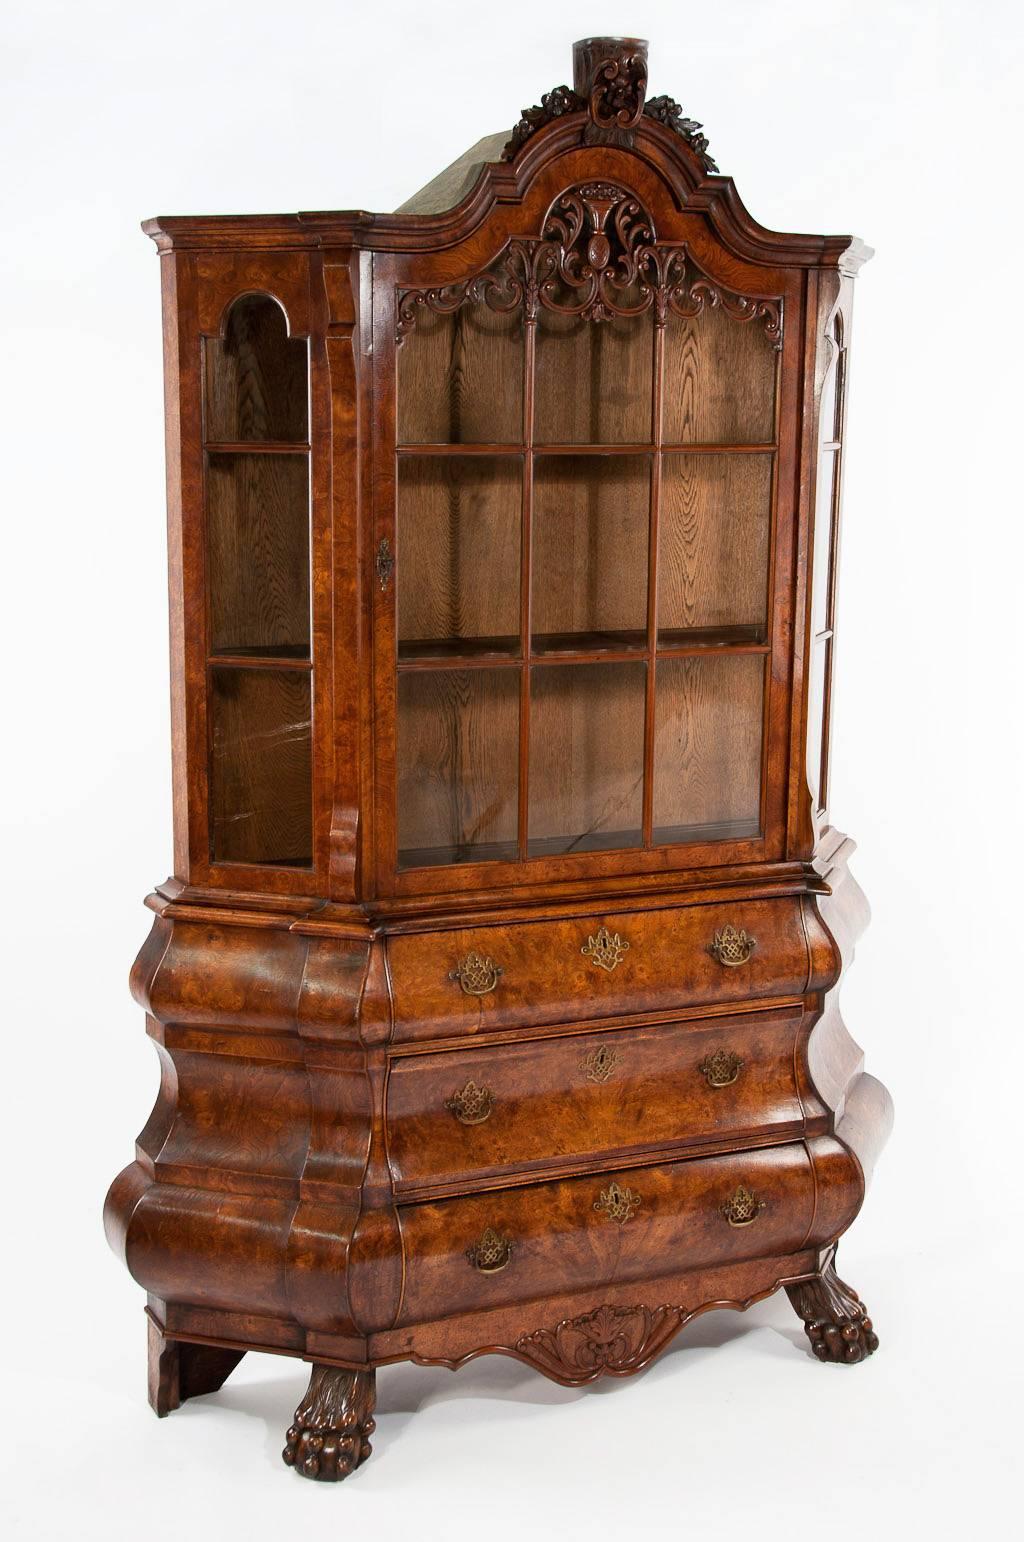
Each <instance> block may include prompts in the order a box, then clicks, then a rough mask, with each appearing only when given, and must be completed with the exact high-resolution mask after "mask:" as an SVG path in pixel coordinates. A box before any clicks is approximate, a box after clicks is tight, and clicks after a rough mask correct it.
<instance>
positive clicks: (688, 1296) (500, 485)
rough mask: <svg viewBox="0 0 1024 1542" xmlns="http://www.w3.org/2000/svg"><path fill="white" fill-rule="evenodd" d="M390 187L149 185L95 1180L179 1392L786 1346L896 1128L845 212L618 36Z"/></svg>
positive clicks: (852, 1303) (355, 1387) (839, 1321)
mask: <svg viewBox="0 0 1024 1542" xmlns="http://www.w3.org/2000/svg"><path fill="white" fill-rule="evenodd" d="M574 69H575V74H574V87H573V89H571V90H570V89H569V88H568V87H564V86H562V87H558V88H557V89H556V90H555V91H553V92H550V93H549V94H548V95H547V96H545V97H544V98H543V101H542V103H541V105H540V106H538V107H534V108H530V109H528V110H526V111H524V114H523V117H522V119H521V120H520V121H519V123H518V124H517V126H516V128H515V129H514V130H513V131H512V133H511V135H508V134H505V135H500V136H497V137H496V138H495V139H491V140H484V141H481V143H480V144H479V145H477V146H476V147H475V149H474V150H472V151H470V152H468V154H467V155H466V156H464V157H463V159H462V160H461V161H459V162H456V164H455V165H454V166H453V167H451V168H449V170H448V171H447V172H445V173H443V174H442V175H441V176H440V177H439V178H437V179H436V181H435V182H433V183H431V184H430V185H429V186H428V187H427V188H425V189H424V190H423V192H422V193H420V194H418V195H417V196H416V197H415V198H414V199H413V200H412V201H411V202H410V203H409V204H408V205H407V206H406V207H405V208H404V209H402V210H400V211H399V212H398V213H397V214H392V215H371V214H366V213H362V212H351V213H339V214H301V215H289V216H268V217H230V218H160V219H156V220H153V221H151V222H150V223H149V224H148V225H147V226H146V227H145V228H146V230H147V231H148V233H149V234H150V235H151V236H152V237H153V239H154V240H155V242H156V244H157V246H158V248H159V251H160V267H161V272H162V279H163V296H164V346H165V359H166V406H167V447H168V507H169V535H170V570H171V578H170V596H171V645H172V704H173V741H174V749H173V753H174V814H175V856H174V876H173V877H172V878H170V879H168V881H167V882H166V883H164V884H162V885H161V886H160V887H159V888H158V889H157V891H156V893H155V894H153V895H151V896H150V898H149V900H148V904H149V906H150V908H151V909H152V910H153V911H154V912H155V915H156V919H155V921H154V924H153V929H152V932H151V934H150V937H149V939H148V941H147V942H146V943H145V945H144V947H143V948H142V951H141V953H140V955H139V958H138V961H137V963H136V965H135V969H134V971H133V975H132V989H133V991H134V994H135V997H136V999H137V1000H138V1001H139V1003H140V1004H141V1005H142V1006H143V1007H144V1008H145V1011H146V1013H147V1022H148V1029H149V1033H150V1035H151V1036H152V1038H153V1041H154V1044H155V1045H156V1049H157V1054H158V1056H159V1059H160V1064H161V1069H162V1080H161V1088H160V1094H159V1097H158V1100H157V1103H156V1107H155V1108H154V1111H153V1113H152V1115H151V1117H150V1120H149V1122H148V1124H147V1125H146V1127H145V1129H144V1130H143V1132H142V1134H141V1136H140V1137H139V1140H138V1145H137V1155H136V1160H135V1161H134V1162H133V1163H132V1164H131V1166H129V1167H128V1168H126V1169H125V1171H124V1172H123V1173H122V1174H121V1175H120V1177H118V1178H117V1179H116V1180H115V1182H114V1184H113V1186H112V1188H111V1190H110V1194H109V1197H108V1202H107V1212H106V1215H107V1227H108V1235H109V1237H110V1240H111V1244H112V1246H113V1247H114V1248H115V1250H116V1251H117V1252H118V1253H119V1254H120V1256H121V1257H123V1259H124V1260H125V1262H126V1264H127V1266H128V1268H129V1269H130V1270H131V1273H132V1274H133V1276H134V1277H135V1279H136V1280H137V1281H138V1282H139V1284H140V1285H142V1286H143V1287H144V1289H145V1290H146V1291H147V1292H148V1307H147V1311H148V1315H149V1335H150V1396H151V1401H152V1403H153V1406H154V1408H155V1409H156V1411H157V1413H159V1414H164V1413H167V1412H168V1411H169V1410H170V1409H172V1408H175V1407H176V1406H177V1405H178V1403H179V1402H180V1401H181V1400H182V1399H184V1398H187V1397H192V1396H195V1395H197V1394H200V1393H204V1392H208V1391H211V1390H213V1389H215V1388H217V1387H219V1386H220V1385H221V1383H222V1382H223V1381H224V1379H225V1377H226V1376H227V1375H229V1374H230V1372H231V1370H232V1369H233V1367H234V1366H235V1365H236V1364H237V1362H238V1361H239V1359H240V1358H241V1356H242V1355H243V1354H244V1353H245V1352H246V1350H249V1349H254V1350H264V1351H269V1352H272V1353H279V1354H288V1355H295V1356H300V1357H302V1358H304V1359H305V1360H307V1361H309V1362H311V1364H312V1377H311V1382H310V1388H309V1392H308V1393H307V1395H306V1398H305V1399H304V1401H303V1402H302V1404H301V1405H300V1407H299V1408H298V1410H297V1411H296V1413H295V1417H294V1422H293V1425H292V1428H291V1429H290V1430H289V1431H288V1434H287V1440H286V1447H285V1452H284V1455H285V1460H286V1461H287V1462H288V1463H290V1464H291V1465H293V1466H294V1468H295V1470H296V1472H299V1473H301V1474H303V1475H304V1476H306V1477H312V1478H319V1479H336V1478H341V1477H344V1476H346V1475H347V1474H348V1473H349V1472H350V1471H351V1470H352V1469H353V1468H354V1467H356V1466H357V1465H358V1464H359V1463H360V1462H361V1461H362V1460H363V1459H364V1458H365V1457H366V1456H367V1455H368V1454H369V1450H370V1447H369V1436H370V1433H371V1432H372V1430H373V1407H374V1387H375V1374H376V1369H377V1367H378V1366H381V1365H386V1364H387V1363H389V1362H391V1361H395V1360H402V1359H412V1360H415V1361H417V1362H419V1363H423V1364H442V1365H446V1366H451V1367H456V1366H458V1365H460V1364H463V1363H465V1361H466V1360H468V1359H471V1358H472V1357H474V1356H476V1355H479V1354H483V1353H487V1352H498V1353H503V1354H509V1355H514V1356H517V1357H518V1358H519V1359H521V1360H523V1361H525V1362H527V1363H528V1364H530V1365H533V1366H535V1367H536V1368H537V1369H538V1370H540V1371H542V1372H544V1373H545V1374H546V1375H548V1376H551V1377H554V1378H555V1379H556V1380H558V1381H561V1382H563V1383H566V1384H569V1385H576V1384H581V1383H584V1382H589V1381H592V1380H594V1379H595V1378H596V1377H598V1376H604V1375H608V1376H623V1375H627V1374H630V1373H632V1372H634V1371H638V1370H641V1369H642V1368H643V1367H644V1366H645V1365H646V1364H647V1363H648V1362H649V1361H650V1360H651V1359H652V1357H653V1356H654V1355H656V1354H657V1353H659V1352H660V1351H661V1350H662V1349H664V1348H665V1346H666V1345H667V1344H668V1343H669V1342H670V1340H671V1339H672V1338H673V1336H674V1335H675V1334H676V1333H677V1332H678V1331H679V1329H680V1328H682V1327H683V1326H684V1325H685V1323H686V1322H687V1321H688V1320H689V1319H690V1318H691V1317H692V1316H693V1315H695V1314H696V1313H699V1312H703V1311H705V1310H707V1309H708V1308H709V1307H721V1306H730V1307H734V1308H741V1309H742V1308H745V1307H747V1306H748V1305H749V1304H750V1303H751V1302H753V1301H757V1300H759V1299H761V1298H762V1297H764V1296H766V1295H768V1294H770V1293H771V1292H772V1291H775V1290H777V1289H779V1288H780V1287H784V1288H785V1289H786V1290H787V1291H788V1293H789V1296H790V1299H791V1301H792V1302H793V1305H794V1306H795V1308H796V1310H797V1312H798V1314H799V1315H800V1316H801V1317H802V1318H803V1320H804V1322H805V1324H806V1327H807V1333H808V1335H809V1338H810V1342H811V1347H812V1348H813V1350H814V1353H815V1354H816V1355H818V1357H819V1358H820V1359H822V1360H826V1361H829V1360H830V1361H838V1362H841V1363H846V1364H848V1363H851V1362H855V1361H858V1360H860V1359H862V1358H863V1357H865V1356H866V1355H868V1354H870V1353H871V1352H872V1351H873V1350H874V1348H875V1347H876V1343H877V1340H876V1338H875V1335H874V1332H873V1330H872V1327H871V1323H870V1321H869V1319H868V1317H867V1316H866V1314H865V1311H864V1308H863V1307H862V1306H861V1304H860V1303H859V1301H858V1299H857V1297H856V1296H855V1295H854V1293H853V1291H851V1290H850V1289H849V1288H848V1287H847V1286H845V1285H844V1284H843V1283H842V1281H841V1280H839V1278H838V1277H837V1275H836V1273H835V1269H834V1265H833V1258H834V1253H835V1247H836V1243H837V1240H838V1239H839V1237H840V1236H841V1234H842V1233H843V1232H845V1230H846V1229H847V1227H848V1226H849V1225H850V1223H851V1221H852V1220H853V1219H854V1217H855V1216H856V1214H857V1212H858V1210H859V1208H860V1205H861V1201H862V1199H863V1196H864V1190H865V1185H866V1182H867V1178H868V1176H869V1174H870V1172H871V1168H872V1165H873V1162H874V1159H875V1157H876V1155H877V1153H878V1151H879V1149H880V1147H881V1146H882V1144H883V1143H884V1140H885V1137H886V1135H887V1133H888V1128H889V1124H890V1120H891V1108H890V1103H889V1099H888V1096H887V1094H886V1092H885V1090H884V1088H882V1087H881V1086H880V1084H879V1083H878V1082H876V1081H875V1080H873V1079H872V1078H871V1077H870V1076H868V1075H866V1074H864V1072H863V1070H862V1057H861V1054H860V1051H859V1050H858V1049H857V1047H856V1045H855V1044H854V1043H853V1041H852V1039H851V1038H850V1036H849V1035H848V1033H847V1031H846V1029H845V1028H844V1026H843V1022H842V1018H841V1016H840V1013H839V1007H838V1005H837V990H838V984H839V979H840V976H841V974H842V972H843V969H844V967H845V966H846V965H847V964H848V963H849V961H850V958H851V956H852V951H853V946H854V942H855V940H856V937H857V936H858V934H859V932H860V930H861V928H862V926H863V925H864V922H865V920H866V914H867V913H866V909H865V906H864V904H863V900H862V897H861V895H860V892H859V890H858V889H857V887H856V884H855V883H854V880H853V879H852V878H851V877H850V875H849V872H848V868H847V858H848V855H849V852H850V850H851V844H850V842H849V841H848V840H846V839H845V838H844V837H843V836H841V835H839V834H837V833H836V831H835V830H834V829H833V827H832V826H831V824H830V823H829V819H828V814H827V807H828V773H829V737H830V735H829V725H830V709H831V699H832V679H833V655H834V647H835V600H836V562H837V547H838V532H839V508H840V484H841V460H842V453H843V451H842V445H843V428H844V415H845V397H846V367H847V356H848V354H847V350H848V342H849V328H850V309H851V298H852V286H853V274H854V273H855V271H856V269H857V267H858V265H859V264H860V262H861V261H862V260H863V259H864V257H865V256H866V255H869V254H868V252H867V249H866V248H864V247H863V246H861V245H860V244H859V243H858V242H856V241H854V240H851V239H850V238H849V237H845V236H842V237H818V236H793V235H778V234H775V233H773V232H771V231H768V230H766V229H764V228H763V227H762V226H760V225H758V224H756V223H755V221H754V220H753V219H752V218H751V216H750V215H749V214H748V213H747V211H746V210H745V209H744V207H743V205H742V204H741V202H740V200H739V197H738V195H737V193H736V190H735V187H734V185H733V183H732V181H731V180H729V179H728V178H727V177H723V176H720V175H718V174H717V171H716V168H715V166H714V163H713V162H712V161H711V159H710V157H709V154H708V146H707V141H706V140H705V138H704V137H703V135H702V134H701V132H700V125H699V124H697V123H694V122H692V121H691V120H689V119H687V118H685V117H684V116H683V115H682V113H681V111H680V109H679V107H678V106H677V104H676V103H675V102H673V101H672V100H671V99H670V98H668V97H665V96H659V97H653V98H652V97H650V96H649V95H648V94H647V63H646V46H645V45H644V44H642V43H641V42H639V41H638V40H635V39H617V38H600V39H591V40H588V41H587V42H584V43H580V44H577V45H576V48H575V50H574Z"/></svg>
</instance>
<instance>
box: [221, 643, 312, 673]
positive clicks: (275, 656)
mask: <svg viewBox="0 0 1024 1542" xmlns="http://www.w3.org/2000/svg"><path fill="white" fill-rule="evenodd" d="M209 663H210V666H211V668H214V669H297V670H311V669H312V668H313V662H312V660H311V659H310V656H309V649H308V648H307V647H306V646H304V645H301V644H296V645H295V647H294V648H291V647H289V646H288V645H284V646H282V647H281V648H277V649H274V650H273V651H271V652H267V651H266V650H265V649H262V648H261V649H253V648H232V649H230V650H228V649H225V650H224V651H222V652H221V653H211V655H210V658H209Z"/></svg>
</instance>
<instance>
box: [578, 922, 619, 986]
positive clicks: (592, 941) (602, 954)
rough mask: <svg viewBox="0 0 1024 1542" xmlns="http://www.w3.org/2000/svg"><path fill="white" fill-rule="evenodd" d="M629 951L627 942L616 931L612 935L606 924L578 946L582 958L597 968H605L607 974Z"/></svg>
mask: <svg viewBox="0 0 1024 1542" xmlns="http://www.w3.org/2000/svg"><path fill="white" fill-rule="evenodd" d="M628 951H629V943H628V942H626V940H625V938H623V937H620V936H619V934H618V932H615V933H614V935H613V934H612V933H611V932H610V931H609V930H608V928H607V926H602V927H600V928H599V930H598V933H597V936H596V937H588V938H587V940H586V942H585V943H584V944H583V946H582V948H580V952H581V953H582V954H583V957H584V958H589V960H590V962H591V963H592V964H594V965H595V966H596V968H598V969H606V970H607V971H608V973H609V974H611V972H612V970H613V969H615V968H617V967H618V965H619V964H620V963H621V962H622V956H623V954H624V953H627V952H628Z"/></svg>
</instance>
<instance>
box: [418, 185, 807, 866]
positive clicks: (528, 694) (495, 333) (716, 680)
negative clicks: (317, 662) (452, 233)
mask: <svg viewBox="0 0 1024 1542" xmlns="http://www.w3.org/2000/svg"><path fill="white" fill-rule="evenodd" d="M397 303H398V314H397V333H398V340H399V344H400V346H399V350H398V355H397V425H398V435H397V437H398V443H397V446H396V448H397V455H398V484H397V499H396V526H395V530H396V553H395V555H396V562H397V566H396V586H395V587H396V595H397V602H396V622H397V628H396V630H397V639H398V650H397V667H398V690H397V711H398V722H397V735H396V746H397V767H396V770H397V795H398V810H397V816H398V817H397V825H398V865H399V867H400V868H404V869H407V868H413V867H429V866H435V865H439V864H443V863H452V862H480V861H487V860H492V861H516V860H518V861H526V860H528V859H539V858H545V857H560V856H564V855H569V854H576V853H581V852H596V851H628V850H636V849H646V850H651V849H652V848H655V847H659V846H665V845H676V844H679V845H683V844H690V843H694V842H702V841H718V840H751V839H755V838H757V837H758V836H760V835H761V834H762V804H763V786H762V781H763V776H762V770H763V762H764V751H763V738H764V736H763V723H764V716H765V689H766V679H767V664H768V656H769V653H770V648H771V636H770V614H771V608H770V596H769V575H770V565H771V564H770V549H771V533H772V511H773V502H774V498H775V482H776V458H777V450H778V442H777V412H778V404H777V396H778V382H779V361H780V357H781V355H780V347H781V337H782V326H783V314H782V303H781V301H780V300H778V299H772V298H770V297H756V296H755V297H748V296H743V295H738V294H734V293H732V292H731V291H729V290H727V289H726V288H724V287H723V286H722V285H721V284H719V283H717V282H716V281H715V280H713V279H712V278H710V277H709V275H708V274H706V273H704V272H703V271H702V270H701V269H700V268H699V267H698V266H697V265H696V264H695V263H694V261H693V259H692V257H691V255H690V253H689V251H688V250H687V249H686V247H685V246H683V245H680V244H677V245H674V246H673V245H665V246H658V244H657V242H656V241H655V240H654V237H653V225H652V223H651V221H650V219H649V216H648V215H647V214H646V213H645V212H644V210H643V209H642V208H641V207H640V204H639V202H638V200H636V199H635V197H634V196H633V195H632V194H630V193H629V192H628V191H627V190H625V189H622V188H619V187H617V186H613V185H612V184H608V183H591V184H584V185H582V186H580V187H578V188H574V189H569V190H567V191H566V193H565V194H563V195H561V196H560V197H559V198H557V199H556V200H555V201H554V203H553V204H552V207H551V210H550V211H549V214H548V217H547V220H546V222H545V225H544V229H543V236H542V238H541V239H540V240H517V241H513V242H511V243H510V244H509V246H508V247H507V248H506V250H505V251H504V253H502V254H500V255H499V257H498V258H497V259H496V260H495V262H494V263H492V265H491V266H490V268H489V269H487V270H486V271H485V272H484V273H482V274H477V275H475V276H472V277H470V278H467V279H466V280H464V281H460V282H457V283H453V284H451V285H449V286H447V287H446V288H444V289H434V290H407V291H402V292H400V293H399V295H398V297H397ZM431 676H433V678H431ZM485 766H486V767H489V768H490V769H489V771H488V772H487V775H486V776H484V774H483V768H484V767H485Z"/></svg>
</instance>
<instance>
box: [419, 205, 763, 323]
mask: <svg viewBox="0 0 1024 1542" xmlns="http://www.w3.org/2000/svg"><path fill="white" fill-rule="evenodd" d="M465 304H483V305H486V306H488V307H489V309H491V310H493V311H499V312H504V311H512V310H517V309H520V308H521V309H522V310H523V312H524V314H525V316H526V318H527V319H528V320H535V319H536V317H537V313H538V311H539V310H541V309H543V310H549V311H557V312H559V313H560V314H562V315H568V316H582V317H584V318H585V319H587V320H589V321H607V320H608V319H609V318H610V317H612V316H638V315H641V314H642V313H643V312H644V311H648V310H651V309H652V308H653V310H654V313H655V319H656V321H657V322H658V324H659V325H663V324H664V322H665V320H666V319H667V316H668V313H669V311H674V312H675V314H676V315H677V316H683V317H687V318H690V317H695V316H699V315H700V314H701V312H702V311H704V310H714V309H716V308H719V307H720V308H721V309H722V310H723V311H725V313H726V314H727V315H729V316H732V317H733V319H734V320H736V321H747V322H749V321H760V322H762V323H763V325H764V329H765V335H766V337H767V338H768V341H769V342H770V343H771V344H772V345H773V347H775V348H781V346H782V301H781V300H777V299H769V298H762V297H760V296H753V295H738V294H733V293H731V292H730V291H729V290H727V289H724V288H723V287H722V286H721V285H720V284H717V283H714V282H713V281H712V280H711V279H710V278H708V276H707V275H706V274H705V273H703V272H702V271H701V269H700V268H698V267H697V265H696V264H695V263H694V262H693V260H692V258H691V257H690V256H689V253H688V251H687V248H686V244H685V242H678V243H673V244H671V245H670V244H668V243H665V244H659V242H658V239H657V233H656V231H655V228H654V222H653V220H652V219H651V216H650V214H649V213H648V212H647V210H646V209H645V208H644V206H643V204H641V202H640V200H639V199H638V198H637V197H636V195H635V194H634V193H632V192H631V191H630V190H629V189H628V188H625V187H622V186H620V185H619V184H618V183H613V182H582V183H579V184H578V185H577V186H575V187H570V188H567V189H566V190H565V192H564V193H560V194H559V195H558V197H557V198H556V199H555V200H554V202H553V203H552V204H551V207H550V208H549V209H548V212H547V214H546V215H545V218H544V223H543V226H542V235H541V239H540V240H534V241H530V240H519V239H515V240H512V241H510V242H509V243H508V245H507V246H506V247H505V249H504V250H503V252H502V253H501V254H500V256H499V257H498V258H497V259H496V260H495V261H494V262H493V263H492V264H491V265H490V267H488V268H486V269H484V271H483V272H481V273H476V274H473V275H472V276H471V277H470V278H467V279H464V280H462V281H461V282H459V283H455V284H446V285H444V286H439V287H438V288H435V289H408V290H404V291H402V292H400V294H399V296H398V317H397V325H396V337H397V341H398V342H401V341H402V338H403V337H404V336H405V335H406V333H408V332H409V331H411V330H412V328H413V327H414V326H415V324H416V317H417V315H418V314H419V312H420V311H421V310H424V309H425V310H429V311H436V312H440V313H442V314H444V313H448V312H451V311H457V310H458V309H459V307H460V306H462V305H465Z"/></svg>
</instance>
